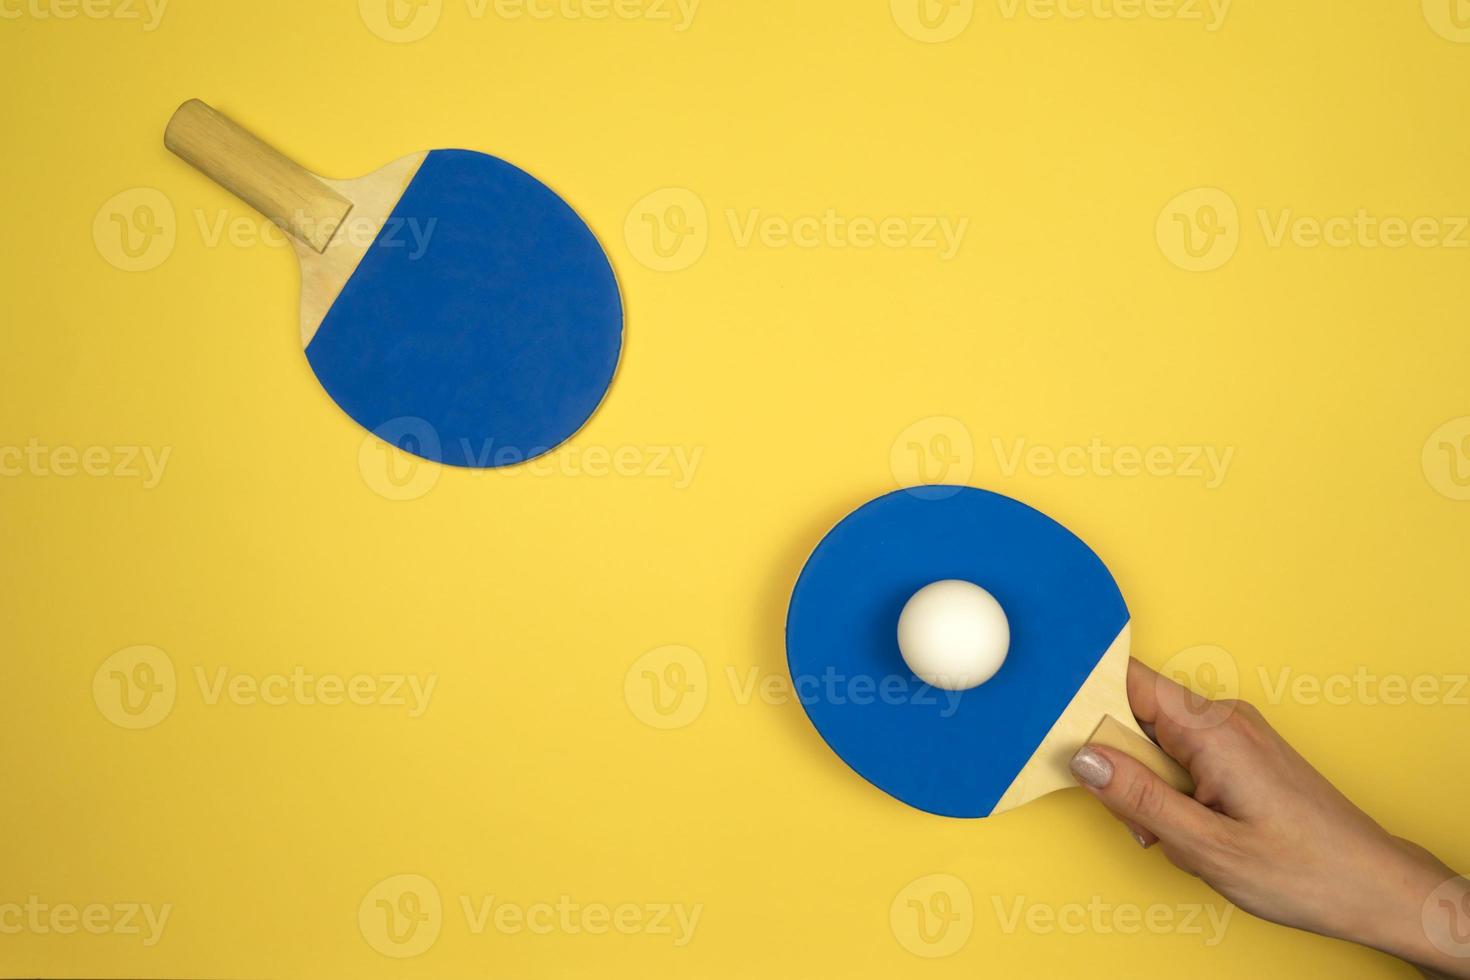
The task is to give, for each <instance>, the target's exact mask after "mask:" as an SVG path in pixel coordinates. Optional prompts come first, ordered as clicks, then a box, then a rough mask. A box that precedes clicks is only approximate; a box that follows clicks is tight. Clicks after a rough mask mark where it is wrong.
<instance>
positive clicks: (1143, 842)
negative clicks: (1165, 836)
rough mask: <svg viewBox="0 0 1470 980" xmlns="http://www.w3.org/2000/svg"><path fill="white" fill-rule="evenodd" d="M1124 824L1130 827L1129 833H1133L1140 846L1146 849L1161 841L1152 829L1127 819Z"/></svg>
mask: <svg viewBox="0 0 1470 980" xmlns="http://www.w3.org/2000/svg"><path fill="white" fill-rule="evenodd" d="M1123 826H1125V827H1127V828H1128V833H1130V834H1132V835H1133V839H1134V840H1135V841H1137V842H1138V846H1139V847H1141V848H1143V849H1144V850H1145V851H1146V850H1148V849H1149V848H1150V847H1153V846H1154V845H1155V844H1157V843H1158V842H1159V839H1158V838H1157V837H1155V836H1154V835H1153V833H1152V832H1151V831H1149V830H1146V829H1145V828H1143V827H1139V826H1137V825H1136V824H1131V823H1129V822H1128V821H1126V820H1124V821H1123Z"/></svg>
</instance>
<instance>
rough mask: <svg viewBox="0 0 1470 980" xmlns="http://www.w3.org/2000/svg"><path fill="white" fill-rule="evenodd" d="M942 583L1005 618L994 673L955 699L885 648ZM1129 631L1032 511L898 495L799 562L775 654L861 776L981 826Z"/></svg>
mask: <svg viewBox="0 0 1470 980" xmlns="http://www.w3.org/2000/svg"><path fill="white" fill-rule="evenodd" d="M936 491H937V492H936ZM943 579H963V580H966V581H970V582H973V583H975V584H976V585H979V586H980V587H982V588H984V589H985V590H987V591H988V592H990V594H991V595H993V596H995V598H996V599H997V600H998V601H999V602H1000V604H1001V607H1002V608H1004V609H1005V612H1006V615H1007V617H1008V618H1009V620H1010V628H1011V646H1010V652H1009V654H1008V655H1007V657H1006V660H1005V663H1004V664H1003V665H1002V666H1001V668H1000V671H999V672H998V673H997V674H996V675H995V676H994V677H992V678H991V679H990V680H988V681H986V682H985V683H984V684H982V685H980V686H979V687H976V688H972V689H971V690H968V691H964V692H951V691H939V690H935V689H933V688H931V687H929V686H928V685H926V684H924V683H923V682H922V681H920V680H919V679H918V678H917V677H915V676H914V675H913V674H912V673H911V672H910V671H909V669H908V667H907V666H906V665H905V664H904V661H903V657H902V655H901V654H900V653H899V649H898V639H897V633H896V626H897V623H898V616H899V613H900V612H901V611H902V610H903V607H904V604H905V603H906V602H907V601H908V599H909V597H910V596H912V595H913V594H914V593H915V592H917V591H918V590H919V589H921V588H922V587H924V586H925V585H928V584H929V583H931V582H935V581H940V580H943ZM1127 622H1128V608H1127V606H1126V605H1125V604H1124V602H1123V596H1122V594H1121V593H1120V592H1119V591H1118V587H1117V585H1116V584H1115V583H1114V581H1113V577H1112V575H1110V574H1109V573H1108V570H1107V568H1106V567H1104V565H1103V563H1102V561H1101V560H1100V559H1099V558H1098V557H1097V555H1095V554H1093V552H1092V551H1091V549H1089V548H1088V547H1087V545H1085V544H1083V543H1082V541H1081V540H1080V539H1078V538H1077V537H1076V536H1075V535H1073V534H1072V533H1071V532H1070V531H1068V530H1067V529H1066V528H1064V527H1062V526H1061V525H1060V524H1058V523H1057V522H1056V521H1053V520H1052V519H1051V518H1049V517H1047V516H1046V515H1045V514H1042V513H1041V512H1040V511H1036V510H1033V509H1031V508H1030V507H1027V506H1026V505H1025V504H1022V503H1020V502H1019V501H1016V500H1012V499H1011V498H1009V497H1004V496H1001V495H1000V494H995V493H989V492H987V491H984V490H977V489H974V488H971V487H944V488H930V493H929V494H927V495H925V496H920V495H916V494H914V493H911V492H909V491H905V490H900V491H897V492H894V493H890V494H888V495H887V496H884V497H879V498H878V499H877V500H874V501H871V502H870V503H867V504H865V505H863V506H862V507H860V508H859V509H858V510H856V511H854V512H853V513H852V514H850V515H849V516H848V517H846V518H845V519H844V520H843V521H842V522H841V523H840V524H838V525H837V526H836V527H835V528H833V529H832V530H831V531H830V532H829V533H828V534H827V536H826V537H825V538H824V539H822V542H821V544H819V545H818V546H817V549H816V551H814V552H813V553H812V556H811V558H809V559H808V560H807V563H806V567H805V568H804V569H802V573H801V577H800V578H799V579H798V580H797V583H796V588H795V590H794V591H793V592H792V595H791V606H790V609H789V611H788V613H787V620H786V654H787V661H788V666H789V667H790V670H791V677H792V682H793V684H794V688H795V690H796V692H797V694H798V696H799V697H800V699H801V702H802V704H803V705H804V706H805V708H806V712H807V715H808V716H809V717H810V718H811V720H812V723H813V724H814V725H816V727H817V731H818V732H819V733H821V736H822V738H823V739H825V740H826V742H827V744H828V745H829V746H831V747H832V749H833V751H835V752H836V753H837V754H838V755H839V756H841V757H842V759H843V761H844V762H846V763H847V764H848V765H849V766H851V767H852V768H853V769H854V770H856V771H857V773H858V774H859V775H860V776H862V777H863V778H864V779H866V780H868V782H870V783H872V784H873V785H875V786H877V787H878V788H879V789H881V790H883V791H884V792H886V793H889V794H890V795H892V796H895V797H897V798H898V799H900V800H902V801H904V802H905V803H908V804H910V805H911V806H914V807H917V808H919V809H921V810H927V811H929V812H930V813H937V814H941V815H943V816H949V817H983V816H987V815H989V814H990V812H991V811H992V810H993V809H994V808H995V805H996V803H997V802H998V801H999V800H1000V798H1001V796H1002V795H1003V794H1004V793H1005V791H1006V789H1007V788H1008V787H1009V786H1010V785H1011V783H1012V782H1013V781H1014V780H1015V778H1016V776H1017V775H1018V774H1019V773H1020V771H1021V769H1022V767H1024V766H1025V764H1026V762H1027V760H1028V759H1030V758H1031V755H1032V753H1034V752H1035V751H1036V749H1037V747H1038V746H1039V745H1040V744H1041V740H1042V738H1043V737H1044V736H1045V735H1046V733H1047V731H1049V730H1050V728H1051V726H1052V724H1053V723H1054V722H1055V721H1056V720H1057V718H1058V717H1059V716H1060V714H1061V712H1062V710H1063V709H1064V708H1066V706H1067V705H1068V704H1069V703H1070V702H1071V700H1072V697H1073V695H1075V694H1076V693H1077V691H1078V689H1079V688H1080V687H1081V686H1082V682H1083V681H1084V680H1086V679H1087V676H1088V674H1090V673H1091V672H1092V669H1093V667H1095V666H1096V665H1097V662H1098V661H1099V660H1100V659H1101V658H1102V655H1103V653H1104V652H1105V651H1106V650H1107V648H1108V646H1109V645H1110V644H1111V643H1112V642H1113V640H1114V639H1115V638H1116V637H1117V636H1118V633H1119V632H1120V631H1121V630H1122V629H1123V627H1124V626H1125V625H1126V624H1127Z"/></svg>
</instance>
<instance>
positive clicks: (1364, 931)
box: [1071, 660, 1470, 977]
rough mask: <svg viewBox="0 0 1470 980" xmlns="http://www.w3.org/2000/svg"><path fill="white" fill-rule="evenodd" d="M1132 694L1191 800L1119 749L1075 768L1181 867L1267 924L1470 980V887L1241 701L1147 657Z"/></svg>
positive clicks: (1138, 667)
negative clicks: (1185, 779)
mask: <svg viewBox="0 0 1470 980" xmlns="http://www.w3.org/2000/svg"><path fill="white" fill-rule="evenodd" d="M1128 699H1129V702H1130V704H1131V706H1132V708H1133V713H1134V715H1135V716H1137V718H1138V721H1139V724H1140V725H1141V726H1142V727H1143V729H1144V731H1146V732H1148V733H1149V734H1150V735H1151V736H1153V737H1154V739H1155V741H1157V742H1158V743H1159V745H1160V747H1162V748H1163V749H1164V751H1166V752H1168V753H1169V754H1170V755H1171V756H1173V757H1174V758H1175V759H1177V760H1178V761H1179V763H1180V764H1181V765H1183V766H1184V767H1185V768H1187V769H1188V770H1189V772H1190V774H1191V775H1192V776H1193V777H1194V781H1195V785H1196V789H1195V794H1194V798H1193V799H1191V798H1190V797H1188V796H1185V795H1184V794H1182V793H1180V792H1179V791H1177V790H1175V789H1174V788H1173V787H1171V786H1169V784H1167V783H1166V782H1164V781H1163V780H1162V779H1160V778H1159V777H1158V776H1156V775H1154V773H1153V772H1151V771H1150V770H1149V769H1147V768H1145V767H1144V766H1143V765H1142V764H1140V763H1138V762H1137V761H1135V760H1133V759H1132V758H1130V757H1129V756H1127V755H1126V754H1124V753H1123V752H1120V751H1118V750H1117V749H1112V748H1108V747H1106V746H1101V745H1089V746H1084V747H1083V748H1082V749H1081V750H1080V751H1078V753H1077V754H1076V755H1075V756H1074V757H1073V759H1072V764H1071V767H1072V773H1073V775H1074V776H1075V777H1076V778H1077V780H1078V782H1080V783H1081V784H1082V785H1083V786H1085V787H1087V789H1088V790H1089V791H1090V792H1091V793H1092V794H1093V795H1094V796H1096V797H1097V798H1098V799H1099V800H1100V801H1102V803H1103V805H1104V806H1106V807H1107V808H1108V809H1109V810H1111V811H1112V812H1113V814H1114V815H1115V816H1117V817H1118V818H1119V819H1120V820H1121V821H1123V823H1124V824H1126V825H1127V826H1128V827H1129V829H1130V830H1131V831H1132V832H1133V834H1134V838H1135V839H1136V840H1137V841H1138V842H1139V843H1140V844H1142V845H1143V846H1144V847H1151V846H1153V845H1154V844H1158V845H1159V846H1160V848H1162V850H1163V852H1164V854H1165V855H1166V856H1167V857H1168V858H1169V860H1170V861H1171V862H1173V863H1174V864H1175V865H1176V866H1178V867H1179V868H1182V869H1183V870H1185V871H1187V872H1189V873H1190V874H1193V875H1196V876H1198V877H1199V878H1201V879H1203V880H1204V881H1205V882H1206V883H1207V884H1209V885H1210V887H1212V888H1214V889H1215V890H1216V891H1218V892H1219V893H1220V894H1221V895H1223V896H1225V897H1226V898H1227V899H1229V900H1230V901H1231V902H1233V903H1234V904H1235V905H1237V906H1239V907H1240V908H1242V909H1244V910H1246V911H1247V912H1250V913H1252V914H1254V915H1258V916H1260V917H1261V918H1263V919H1269V920H1271V921H1273V922H1279V923H1281V924H1283V925H1288V926H1294V927H1296V928H1298V929H1306V930H1309V931H1311V932H1316V933H1320V934H1321V935H1324V936H1333V937H1336V938H1339V939H1347V940H1351V941H1354V942H1358V943H1362V944H1364V945H1367V946H1372V947H1374V948H1377V949H1380V950H1383V951H1384V952H1387V953H1391V954H1393V955H1396V956H1399V957H1402V958H1403V959H1406V960H1408V961H1410V962H1412V963H1416V964H1419V965H1421V966H1423V967H1427V968H1431V969H1434V970H1438V971H1441V972H1442V973H1443V974H1445V975H1447V976H1453V977H1470V881H1467V880H1466V879H1456V877H1455V874H1454V872H1452V871H1451V870H1450V869H1449V868H1447V867H1446V866H1445V865H1444V864H1442V863H1441V862H1440V861H1438V860H1437V859H1436V858H1435V857H1434V856H1433V855H1432V854H1430V853H1429V852H1428V851H1426V850H1424V849H1423V848H1421V847H1419V846H1418V845H1416V844H1412V843H1410V842H1409V841H1406V840H1403V839H1401V838H1398V837H1394V836H1393V835H1391V834H1389V833H1388V832H1387V831H1386V830H1384V829H1383V828H1382V827H1380V826H1379V825H1378V824H1377V823H1375V822H1374V821H1373V820H1372V819H1371V818H1370V817H1369V816H1368V815H1367V814H1365V813H1364V812H1363V811H1362V810H1359V809H1358V808H1357V807H1356V806H1354V805H1353V804H1352V803H1351V802H1350V801H1349V800H1348V799H1347V797H1345V796H1343V795H1342V794H1341V793H1340V792H1338V791H1337V789H1336V788H1335V787H1334V786H1333V785H1332V784H1331V783H1329V782H1328V781H1327V780H1326V779H1325V778H1324V777H1323V776H1322V775H1321V774H1320V773H1318V772H1317V771H1316V770H1315V769H1313V768H1312V767H1311V765H1309V764H1308V763H1307V761H1306V760H1305V759H1303V758H1302V757H1301V756H1300V755H1299V754H1298V753H1297V752H1296V751H1295V750H1294V749H1293V748H1292V747H1291V746H1290V745H1288V744H1286V742H1285V741H1284V740H1283V739H1282V738H1281V736H1279V735H1277V734H1276V732H1275V731H1274V730H1272V728H1271V726H1270V725H1268V724H1266V721H1265V719H1264V718H1262V717H1261V714H1260V712H1259V711H1257V710H1256V709H1255V708H1254V707H1252V706H1251V705H1249V704H1246V703H1244V702H1241V701H1211V700H1210V699H1208V698H1204V697H1201V696H1200V695H1197V694H1195V693H1193V692H1192V691H1189V690H1187V689H1186V688H1183V687H1181V686H1179V685H1178V684H1176V683H1174V682H1173V681H1172V680H1169V679H1168V678H1166V677H1162V676H1160V675H1159V674H1157V673H1155V672H1154V671H1152V670H1150V669H1149V668H1148V667H1145V666H1144V665H1143V664H1141V663H1139V662H1138V661H1137V660H1134V661H1131V662H1130V663H1129V666H1128Z"/></svg>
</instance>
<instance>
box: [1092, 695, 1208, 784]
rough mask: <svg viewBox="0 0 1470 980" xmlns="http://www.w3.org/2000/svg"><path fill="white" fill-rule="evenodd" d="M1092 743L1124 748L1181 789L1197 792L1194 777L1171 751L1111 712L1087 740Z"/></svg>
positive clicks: (1163, 778)
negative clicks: (1150, 739)
mask: <svg viewBox="0 0 1470 980" xmlns="http://www.w3.org/2000/svg"><path fill="white" fill-rule="evenodd" d="M1087 741H1088V742H1089V743H1090V744H1093V745H1106V746H1107V747H1108V748H1110V749H1117V750H1118V751H1119V752H1125V753H1127V754H1128V755H1130V756H1132V757H1133V758H1135V759H1137V760H1138V761H1139V762H1141V763H1143V764H1144V765H1145V766H1148V767H1149V768H1150V769H1152V770H1153V771H1154V773H1155V774H1156V775H1157V776H1158V777H1159V778H1160V779H1162V780H1163V781H1164V782H1166V783H1168V784H1169V785H1170V786H1172V787H1174V788H1175V789H1177V790H1178V791H1179V792H1181V793H1187V794H1189V795H1190V796H1193V795H1194V779H1193V778H1191V777H1190V775H1189V771H1188V770H1186V769H1185V768H1184V767H1183V766H1181V765H1180V764H1179V763H1177V762H1175V761H1174V760H1173V759H1172V758H1170V757H1169V754H1168V753H1167V752H1165V751H1164V750H1163V749H1161V748H1159V747H1158V746H1157V745H1155V744H1154V743H1153V742H1151V741H1149V740H1148V738H1146V737H1145V736H1143V735H1140V734H1138V732H1135V731H1134V730H1133V729H1131V728H1129V727H1128V726H1127V725H1125V724H1123V723H1122V722H1121V721H1119V720H1118V719H1116V718H1114V717H1113V716H1112V715H1104V716H1103V720H1102V724H1100V725H1098V726H1097V731H1095V732H1093V733H1092V737H1091V738H1089V739H1088V740H1087Z"/></svg>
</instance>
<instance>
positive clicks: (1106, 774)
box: [1070, 745, 1113, 789]
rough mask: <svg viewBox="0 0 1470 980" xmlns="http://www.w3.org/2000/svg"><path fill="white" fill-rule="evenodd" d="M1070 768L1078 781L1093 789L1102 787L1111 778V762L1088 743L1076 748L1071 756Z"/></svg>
mask: <svg viewBox="0 0 1470 980" xmlns="http://www.w3.org/2000/svg"><path fill="white" fill-rule="evenodd" d="M1070 768H1071V770H1072V775H1074V776H1076V777H1077V781H1078V782H1080V783H1084V784H1086V785H1088V786H1091V787H1092V788H1093V789H1102V788H1103V787H1104V786H1106V785H1107V784H1108V782H1109V781H1110V780H1111V779H1112V778H1113V764H1112V763H1111V762H1109V761H1108V760H1107V759H1104V758H1103V756H1102V753H1101V752H1098V751H1097V750H1096V749H1094V748H1092V747H1091V746H1090V745H1084V746H1083V747H1082V748H1080V749H1078V750H1077V754H1076V755H1074V756H1072V762H1071V764H1070Z"/></svg>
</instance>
